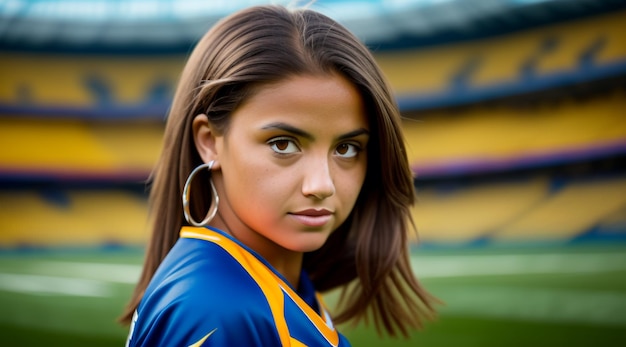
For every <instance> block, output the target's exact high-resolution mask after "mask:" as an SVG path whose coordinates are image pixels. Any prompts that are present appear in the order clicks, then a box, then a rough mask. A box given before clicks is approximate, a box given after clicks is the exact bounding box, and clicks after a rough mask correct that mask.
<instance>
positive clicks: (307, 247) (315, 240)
mask: <svg viewBox="0 0 626 347" xmlns="http://www.w3.org/2000/svg"><path fill="white" fill-rule="evenodd" d="M326 240H328V235H327V234H324V235H321V234H313V235H306V236H303V237H301V238H299V240H296V242H294V243H292V245H291V246H292V247H289V248H290V249H291V250H293V251H296V252H303V253H306V252H313V251H317V250H318V249H320V248H322V246H324V244H325V243H326Z"/></svg>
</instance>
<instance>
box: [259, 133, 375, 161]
mask: <svg viewBox="0 0 626 347" xmlns="http://www.w3.org/2000/svg"><path fill="white" fill-rule="evenodd" d="M283 141H285V142H287V147H286V148H285V149H282V150H281V149H279V148H278V147H276V146H277V144H278V143H279V142H283ZM267 144H268V145H269V146H270V148H271V149H272V150H273V151H274V152H275V153H276V154H277V155H290V154H293V153H295V152H296V151H293V149H292V152H282V151H285V150H287V149H288V148H289V146H290V145H293V146H294V147H295V148H296V150H297V151H301V149H300V146H299V145H298V143H297V141H296V140H295V139H293V138H291V137H285V136H280V137H275V138H273V139H271V140H269V141H267ZM340 146H350V147H352V150H353V151H354V152H355V153H354V154H353V155H352V156H350V157H343V156H342V155H339V157H340V158H344V159H352V158H354V157H356V156H357V155H359V153H361V151H362V150H363V147H362V146H361V145H360V144H358V143H353V142H342V143H340V144H338V145H337V146H336V147H335V153H337V151H338V149H339V147H340Z"/></svg>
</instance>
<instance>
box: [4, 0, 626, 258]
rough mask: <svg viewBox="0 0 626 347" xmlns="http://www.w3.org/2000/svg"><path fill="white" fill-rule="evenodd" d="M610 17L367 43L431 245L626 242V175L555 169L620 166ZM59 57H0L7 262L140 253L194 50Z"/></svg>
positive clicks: (617, 19) (616, 60)
mask: <svg viewBox="0 0 626 347" xmlns="http://www.w3.org/2000/svg"><path fill="white" fill-rule="evenodd" d="M598 3H599V2H598ZM537 6H541V4H539V5H537ZM587 6H593V5H591V4H587ZM607 7H609V8H610V6H609V5H607ZM615 8H616V9H612V10H610V11H608V10H607V11H600V12H593V11H592V12H590V13H589V14H588V15H583V14H579V16H578V17H575V18H571V17H567V15H566V12H567V11H568V10H564V11H563V12H560V13H561V14H562V16H563V20H559V18H558V17H559V15H558V14H555V13H559V12H558V11H556V9H554V8H553V9H552V10H551V11H547V12H542V11H541V10H540V11H539V12H537V16H538V17H541V15H542V13H543V15H545V16H554V17H551V18H552V19H553V22H541V23H539V22H537V25H531V24H532V20H531V19H529V18H531V17H529V16H520V17H515V15H512V16H511V17H507V18H509V19H510V20H511V23H513V22H516V21H529V22H530V23H531V24H529V25H527V26H524V27H516V30H508V31H500V30H499V26H498V25H500V24H503V23H504V22H503V21H504V17H497V19H494V21H493V22H491V23H492V24H493V23H496V25H495V26H494V27H491V29H489V28H488V29H486V30H485V32H484V33H483V35H478V36H475V37H470V36H465V37H464V39H463V40H452V39H447V38H448V36H447V34H445V33H444V34H441V33H440V36H438V38H437V39H436V40H435V39H433V40H428V39H424V42H421V43H420V39H419V38H416V37H414V38H413V39H414V41H415V42H409V43H410V44H408V45H407V44H406V42H404V43H405V44H404V45H403V46H402V48H401V49H400V48H398V49H388V48H386V49H383V48H380V49H379V48H378V47H377V45H376V44H374V45H372V48H373V51H374V54H375V57H376V59H377V60H378V61H379V63H380V65H381V67H382V69H383V71H384V73H385V74H386V76H387V77H388V79H389V82H390V84H391V86H392V88H393V90H394V92H395V93H396V96H397V100H398V104H399V106H400V108H401V111H402V113H403V116H404V123H403V124H404V129H405V132H406V137H407V145H408V156H409V160H410V163H411V165H412V168H413V170H414V172H415V174H416V186H417V187H418V199H419V203H418V205H417V206H415V208H414V209H413V211H412V213H413V216H414V218H415V221H416V225H417V228H418V230H419V232H420V240H421V241H422V242H423V243H424V244H433V245H476V244H485V243H503V244H504V243H524V242H539V241H542V240H543V241H546V242H555V241H556V242H568V241H572V240H583V239H588V238H598V237H599V236H598V235H605V236H606V235H609V234H610V235H612V236H611V240H616V239H620V237H621V238H622V239H626V217H625V216H626V201H625V198H624V196H626V185H625V183H624V182H625V181H624V178H623V177H624V175H625V174H626V172H625V168H624V167H623V166H624V165H621V166H620V165H615V166H616V167H617V168H615V169H609V170H605V171H603V172H602V175H599V174H598V173H597V172H584V173H581V174H572V175H571V176H567V177H565V178H562V177H555V176H554V175H553V171H551V170H557V169H559V168H562V167H570V166H573V167H577V166H579V165H582V166H585V165H587V164H589V163H595V162H598V161H602V160H608V161H610V162H611V163H618V162H624V157H625V155H626V123H625V122H624V120H623V118H624V110H626V97H625V94H624V88H623V85H624V80H625V79H626V36H624V34H623V33H624V32H626V10H624V6H615ZM538 17H535V18H538ZM565 17H567V18H565ZM566 19H567V20H566ZM474 24H475V26H474V27H473V28H474V29H473V30H474V31H476V32H480V31H481V30H480V28H481V25H484V26H485V27H488V25H487V24H488V23H486V22H484V23H482V24H481V23H474ZM468 27H470V24H468ZM9 29H10V28H9ZM9 29H7V30H9ZM469 31H472V30H469ZM105 34H106V33H103V35H105ZM433 35H434V34H433ZM400 36H402V35H400ZM391 39H392V38H391V36H390V37H389V38H388V40H391ZM407 40H408V39H407ZM405 41H406V40H405ZM409 41H410V40H409ZM16 42H17V41H15V42H13V43H11V42H7V41H6V40H5V41H3V40H2V38H1V37H0V47H2V48H5V47H9V48H11V47H14V46H15V45H17V46H19V42H17V43H16ZM60 43H61V45H60V46H59V47H62V48H60V49H57V48H56V46H55V47H53V46H54V45H52V44H50V45H49V46H45V45H44V46H43V47H44V48H42V49H40V50H37V48H33V47H21V46H19V47H18V49H6V50H0V76H2V78H1V81H0V146H2V148H5V149H8V150H3V151H0V206H1V208H0V248H4V247H18V248H19V247H26V248H28V247H39V246H45V245H55V246H72V245H97V244H111V243H113V244H117V243H127V244H140V243H142V242H143V240H145V219H146V213H147V206H146V196H145V195H146V194H145V192H143V189H144V183H145V180H146V179H147V177H148V175H149V173H150V170H151V168H152V165H153V164H154V162H155V161H156V159H157V156H158V151H159V147H160V146H161V135H162V131H163V119H164V117H165V114H166V112H167V108H168V105H169V102H170V100H171V96H172V92H173V89H174V86H175V83H176V80H177V79H178V76H179V74H180V70H181V68H182V65H183V63H184V60H185V56H186V54H187V53H188V49H187V48H185V49H177V50H172V51H168V50H167V49H163V50H158V49H156V50H154V51H150V50H145V51H142V50H141V49H137V50H134V51H132V50H131V53H125V52H124V51H123V50H120V49H118V48H116V47H115V46H114V44H112V45H110V46H106V45H102V47H104V48H99V47H100V46H99V44H100V43H94V44H93V45H92V46H89V47H90V49H91V51H89V50H87V51H85V52H81V51H80V50H77V49H74V50H72V49H67V50H66V51H64V50H63V49H66V48H67V47H68V46H67V44H68V43H67V42H66V43H65V46H64V45H63V44H62V43H63V42H60ZM183 46H184V45H183ZM384 46H385V45H384V44H381V45H380V47H384ZM63 47H65V48H63ZM125 47H126V46H125ZM138 47H139V46H138ZM126 48H128V47H126ZM126 48H125V49H126ZM153 48H154V47H153ZM157 48H158V47H157ZM107 49H110V50H111V51H112V52H107ZM590 166H593V165H590ZM476 177H483V179H482V180H476ZM598 177H600V178H598ZM77 182H78V183H80V184H79V186H77ZM555 182H559V183H558V184H557V183H555ZM120 185H121V186H120ZM137 191H140V192H141V193H137ZM620 235H621V236H620ZM606 237H608V236H606Z"/></svg>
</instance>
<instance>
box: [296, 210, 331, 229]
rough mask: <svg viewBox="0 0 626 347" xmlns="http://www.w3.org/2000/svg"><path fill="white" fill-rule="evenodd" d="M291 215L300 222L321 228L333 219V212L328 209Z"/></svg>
mask: <svg viewBox="0 0 626 347" xmlns="http://www.w3.org/2000/svg"><path fill="white" fill-rule="evenodd" d="M290 215H291V216H292V217H293V218H294V219H295V220H297V221H298V222H300V223H302V224H304V225H306V226H310V227H321V226H324V225H325V224H326V223H328V221H330V219H331V218H332V217H333V212H331V211H329V210H327V209H319V210H318V209H313V208H311V209H306V210H301V211H297V212H292V213H290Z"/></svg>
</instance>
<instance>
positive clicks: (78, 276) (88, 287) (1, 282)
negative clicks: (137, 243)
mask: <svg viewBox="0 0 626 347" xmlns="http://www.w3.org/2000/svg"><path fill="white" fill-rule="evenodd" d="M411 263H412V266H413V268H414V270H415V272H416V273H417V275H418V277H420V278H433V277H466V276H494V275H495V276H499V275H519V274H549V273H593V272H607V271H614V270H624V269H626V254H614V253H609V254H603V253H594V254H588V253H585V254H524V255H454V256H447V255H429V256H414V257H412V259H411ZM25 270H26V271H25V272H28V274H23V273H22V274H16V273H0V290H5V291H17V292H26V293H43V294H53V293H54V294H64V295H82V296H103V295H108V294H107V293H109V292H110V291H111V290H110V285H111V284H113V283H123V284H134V283H136V281H137V279H138V278H139V274H140V271H141V267H140V266H139V265H130V264H105V263H76V262H58V261H45V262H44V261H40V262H33V263H31V264H30V265H29V266H27V267H25Z"/></svg>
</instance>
